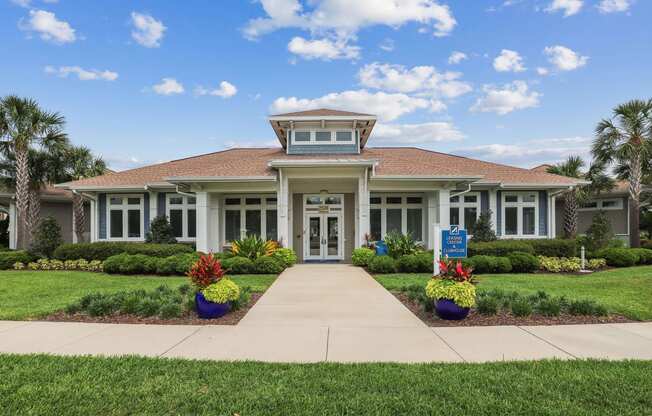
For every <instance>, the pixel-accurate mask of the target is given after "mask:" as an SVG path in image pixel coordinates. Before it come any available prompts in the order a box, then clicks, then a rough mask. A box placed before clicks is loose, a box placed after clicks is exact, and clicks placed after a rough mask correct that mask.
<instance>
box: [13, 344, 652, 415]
mask: <svg viewBox="0 0 652 416" xmlns="http://www.w3.org/2000/svg"><path fill="white" fill-rule="evenodd" d="M651 373H652V361H624V362H606V361H567V362H564V361H539V362H521V363H492V364H419V365H409V364H325V363H321V364H264V363H255V362H240V363H233V362H232V363H228V362H208V361H185V360H168V359H150V358H136V357H125V358H97V357H96V358H93V357H55V356H45V355H38V356H34V355H32V356H16V355H0V374H2V377H0V409H2V413H3V414H38V415H67V416H74V415H84V416H86V415H97V414H100V415H104V414H111V415H126V414H138V415H149V414H156V415H159V414H182V415H195V414H207V415H235V414H238V415H243V416H245V415H247V416H249V415H283V416H286V415H298V414H301V415H304V414H305V415H366V414H371V415H398V414H401V415H446V416H449V415H469V414H473V415H512V414H513V415H597V414H612V415H642V414H649V411H650V409H652V395H650V391H652V378H650V374H651Z"/></svg>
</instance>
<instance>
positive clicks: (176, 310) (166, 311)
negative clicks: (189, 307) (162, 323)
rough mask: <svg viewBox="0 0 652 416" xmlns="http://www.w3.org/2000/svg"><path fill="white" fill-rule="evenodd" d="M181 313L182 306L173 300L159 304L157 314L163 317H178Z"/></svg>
mask: <svg viewBox="0 0 652 416" xmlns="http://www.w3.org/2000/svg"><path fill="white" fill-rule="evenodd" d="M181 315H183V307H182V306H181V305H180V304H178V303H175V302H167V303H164V304H163V305H161V307H160V309H159V316H160V317H161V318H163V319H170V318H178V317H180V316H181Z"/></svg>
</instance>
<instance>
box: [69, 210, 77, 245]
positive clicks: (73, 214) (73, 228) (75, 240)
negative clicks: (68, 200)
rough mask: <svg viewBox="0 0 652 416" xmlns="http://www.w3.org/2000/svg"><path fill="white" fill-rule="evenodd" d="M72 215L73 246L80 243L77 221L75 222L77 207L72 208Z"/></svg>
mask: <svg viewBox="0 0 652 416" xmlns="http://www.w3.org/2000/svg"><path fill="white" fill-rule="evenodd" d="M70 207H71V208H70V214H72V215H71V217H72V242H73V244H76V243H78V241H77V221H75V205H74V204H73V205H71V206H70Z"/></svg>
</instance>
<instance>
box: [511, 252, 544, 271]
mask: <svg viewBox="0 0 652 416" xmlns="http://www.w3.org/2000/svg"><path fill="white" fill-rule="evenodd" d="M507 258H508V259H509V262H510V263H511V264H512V270H513V271H514V272H515V273H533V272H535V271H537V270H539V266H540V264H539V259H537V258H536V257H535V256H533V255H532V254H529V253H521V252H518V251H516V252H513V253H510V254H509V255H508V256H507Z"/></svg>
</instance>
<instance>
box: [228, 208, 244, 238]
mask: <svg viewBox="0 0 652 416" xmlns="http://www.w3.org/2000/svg"><path fill="white" fill-rule="evenodd" d="M224 222H225V224H224V239H225V240H226V241H233V240H239V239H240V211H233V210H227V211H226V214H225V219H224Z"/></svg>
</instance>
